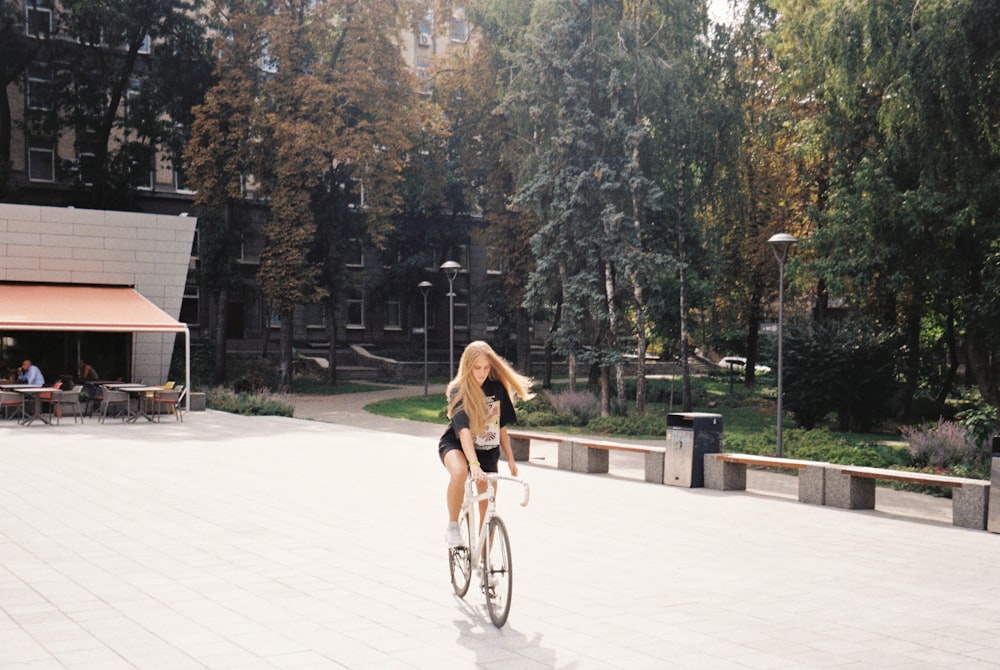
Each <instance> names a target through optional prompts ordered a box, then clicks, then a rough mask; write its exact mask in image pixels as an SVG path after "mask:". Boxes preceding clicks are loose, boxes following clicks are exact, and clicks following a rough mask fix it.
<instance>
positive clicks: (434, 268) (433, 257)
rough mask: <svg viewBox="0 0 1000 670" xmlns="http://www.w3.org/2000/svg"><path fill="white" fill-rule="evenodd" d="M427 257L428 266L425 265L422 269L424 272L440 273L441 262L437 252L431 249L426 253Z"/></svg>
mask: <svg viewBox="0 0 1000 670" xmlns="http://www.w3.org/2000/svg"><path fill="white" fill-rule="evenodd" d="M427 256H428V258H429V259H430V264H429V265H427V266H425V267H424V269H425V270H429V271H431V272H440V271H441V260H440V256H438V250H437V249H431V250H430V251H428V252H427Z"/></svg>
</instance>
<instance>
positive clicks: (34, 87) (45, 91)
mask: <svg viewBox="0 0 1000 670" xmlns="http://www.w3.org/2000/svg"><path fill="white" fill-rule="evenodd" d="M27 75H28V109H42V110H46V109H52V76H51V75H50V74H49V64H48V63H30V64H29V65H28V69H27Z"/></svg>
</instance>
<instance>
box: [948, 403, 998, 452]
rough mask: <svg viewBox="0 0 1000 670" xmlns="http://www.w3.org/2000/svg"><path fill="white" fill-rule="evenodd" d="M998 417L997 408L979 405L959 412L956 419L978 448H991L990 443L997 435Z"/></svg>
mask: <svg viewBox="0 0 1000 670" xmlns="http://www.w3.org/2000/svg"><path fill="white" fill-rule="evenodd" d="M998 416H1000V415H998V411H997V408H996V407H991V406H989V405H977V406H975V407H970V408H969V409H966V410H963V411H961V412H959V413H958V414H956V415H955V418H956V419H958V423H959V425H961V426H962V428H964V429H965V431H966V432H967V433H968V435H969V437H971V438H972V439H973V440H974V441H975V443H976V444H977V445H978V446H980V447H986V448H990V442H991V440H992V439H993V436H994V435H996V434H997V426H998V424H997V420H998Z"/></svg>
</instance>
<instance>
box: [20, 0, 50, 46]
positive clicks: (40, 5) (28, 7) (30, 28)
mask: <svg viewBox="0 0 1000 670" xmlns="http://www.w3.org/2000/svg"><path fill="white" fill-rule="evenodd" d="M24 18H25V30H26V31H27V33H28V35H29V36H32V37H48V36H49V35H51V34H52V0H26V1H25V3H24Z"/></svg>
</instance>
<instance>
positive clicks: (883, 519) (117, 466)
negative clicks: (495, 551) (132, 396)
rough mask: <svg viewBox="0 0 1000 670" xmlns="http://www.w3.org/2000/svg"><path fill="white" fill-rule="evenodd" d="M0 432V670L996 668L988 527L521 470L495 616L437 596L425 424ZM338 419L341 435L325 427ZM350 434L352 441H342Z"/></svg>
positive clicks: (267, 420)
mask: <svg viewBox="0 0 1000 670" xmlns="http://www.w3.org/2000/svg"><path fill="white" fill-rule="evenodd" d="M338 398H340V397H339V396H337V397H334V399H332V400H329V401H328V402H331V403H333V404H334V405H335V407H334V408H333V409H331V410H330V414H331V415H330V416H327V417H325V418H324V417H318V416H315V414H316V413H322V412H321V411H319V410H316V412H313V413H310V412H303V414H304V415H310V414H313V416H312V418H313V419H318V418H319V419H323V420H306V419H287V418H279V417H239V416H234V415H229V414H223V413H219V412H213V411H208V412H197V413H191V414H188V415H186V416H185V421H184V423H176V422H173V421H169V422H164V423H161V424H124V425H123V424H121V423H118V422H110V421H109V422H108V423H107V424H105V425H101V424H98V423H94V422H90V421H88V422H87V423H86V424H84V425H82V426H81V425H79V424H73V423H72V422H71V421H65V420H64V422H63V424H62V425H61V426H44V425H34V426H30V427H19V426H17V425H16V424H14V423H13V422H0V668H2V669H3V670H27V669H29V668H32V669H34V668H70V669H73V670H77V669H80V670H83V669H88V670H89V669H94V670H114V669H117V668H141V669H161V668H162V669H169V670H173V669H187V668H211V669H219V670H224V669H230V668H233V669H235V668H247V669H249V668H265V669H266V668H288V669H299V668H302V669H313V668H356V669H367V668H372V669H383V668H389V669H392V668H407V669H413V668H427V669H450V668H497V669H501V668H518V669H520V668H524V669H534V668H539V669H540V668H566V669H574V670H585V669H590V668H595V669H601V668H623V669H629V670H634V669H640V668H685V669H695V668H711V669H721V668H727V669H737V668H738V669H741V670H743V669H747V668H756V669H772V668H773V669H785V668H789V669H790V668H838V669H839V668H900V669H903V668H905V669H906V670H913V669H915V668H928V669H931V668H933V669H941V668H961V669H972V668H996V667H998V666H1000V535H995V534H992V533H988V532H985V531H973V530H965V529H959V528H954V527H952V526H950V525H949V524H948V523H947V522H946V521H945V522H941V521H938V520H933V519H925V518H920V517H914V518H904V517H901V516H899V515H896V514H887V513H885V512H862V511H846V510H839V509H831V508H823V507H813V506H808V505H802V504H799V503H797V502H795V501H794V500H790V499H789V498H788V497H782V496H769V495H761V494H754V493H752V492H751V493H745V492H717V491H707V490H704V489H680V488H673V487H667V486H662V485H656V484H647V483H645V482H642V481H641V480H640V479H638V478H635V477H631V476H627V473H626V474H625V475H622V474H616V473H615V472H614V468H613V472H612V474H610V475H586V474H577V473H569V472H564V471H560V470H557V469H555V468H553V467H552V464H553V463H552V461H553V458H552V456H551V455H546V454H545V452H544V450H539V454H538V456H537V458H538V459H544V460H533V461H532V462H530V463H527V464H523V465H522V466H521V476H522V477H523V478H525V479H527V480H528V481H529V482H530V484H531V491H532V497H531V502H530V504H529V505H528V506H527V507H525V508H522V507H520V506H519V505H518V504H517V502H518V496H516V495H514V491H513V489H511V488H508V493H509V494H510V495H507V496H504V495H503V491H501V498H500V501H499V509H500V512H501V514H502V515H503V516H504V518H505V520H506V521H507V523H508V527H509V529H510V532H511V543H512V547H513V552H514V564H515V578H514V599H513V606H512V611H511V615H510V621H509V622H508V624H507V626H506V627H505V628H504V629H502V630H497V629H496V628H494V627H493V625H492V624H491V623H490V621H489V617H488V616H487V613H486V610H485V603H484V600H483V597H482V595H481V594H480V593H479V592H478V591H477V590H476V589H475V587H473V588H472V589H470V592H469V594H468V595H467V596H466V598H465V599H464V600H462V599H459V598H457V597H456V596H455V595H454V594H453V593H452V591H451V586H450V583H449V579H448V572H447V562H446V550H445V547H444V544H443V531H444V526H445V522H446V515H445V511H444V486H445V481H446V476H445V472H444V470H443V468H442V467H441V465H440V463H439V462H438V460H437V456H436V440H435V437H434V436H435V435H436V434H437V433H439V432H440V427H438V426H432V425H424V424H411V423H408V422H400V421H391V420H383V419H377V418H374V417H371V416H365V417H363V418H362V419H361V420H359V421H353V422H350V424H349V423H347V422H346V417H347V416H349V415H352V414H353V415H357V409H356V408H353V409H352V408H351V407H349V403H350V401H348V400H345V399H338ZM338 412H340V413H341V414H340V418H342V419H344V420H345V422H344V423H328V422H327V421H330V420H336V419H337V416H338V414H337V413H338ZM352 424H353V425H352Z"/></svg>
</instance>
